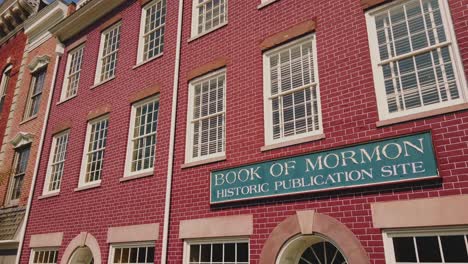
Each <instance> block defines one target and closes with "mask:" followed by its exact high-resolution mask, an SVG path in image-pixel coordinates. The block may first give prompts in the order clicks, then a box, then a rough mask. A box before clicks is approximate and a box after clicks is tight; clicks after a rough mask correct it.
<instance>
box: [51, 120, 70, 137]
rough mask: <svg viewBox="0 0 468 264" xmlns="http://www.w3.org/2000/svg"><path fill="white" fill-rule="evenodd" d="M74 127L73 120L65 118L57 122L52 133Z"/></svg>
mask: <svg viewBox="0 0 468 264" xmlns="http://www.w3.org/2000/svg"><path fill="white" fill-rule="evenodd" d="M71 127H72V121H71V120H65V121H63V122H61V123H59V124H57V125H56V126H55V127H54V128H53V129H52V134H53V135H55V134H58V133H60V132H63V131H65V130H67V129H70V128H71Z"/></svg>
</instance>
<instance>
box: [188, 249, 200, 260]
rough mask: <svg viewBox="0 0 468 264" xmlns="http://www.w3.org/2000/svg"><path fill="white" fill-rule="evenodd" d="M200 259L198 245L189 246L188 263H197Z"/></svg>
mask: <svg viewBox="0 0 468 264" xmlns="http://www.w3.org/2000/svg"><path fill="white" fill-rule="evenodd" d="M199 257H200V245H192V246H190V261H191V262H192V261H194V262H198V261H199Z"/></svg>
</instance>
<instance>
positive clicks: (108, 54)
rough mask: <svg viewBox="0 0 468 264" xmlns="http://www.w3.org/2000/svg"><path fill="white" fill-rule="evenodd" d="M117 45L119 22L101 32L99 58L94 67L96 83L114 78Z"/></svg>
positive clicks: (118, 41)
mask: <svg viewBox="0 0 468 264" xmlns="http://www.w3.org/2000/svg"><path fill="white" fill-rule="evenodd" d="M119 47H120V22H119V23H117V24H115V25H114V26H112V27H110V28H109V29H106V30H105V31H104V32H102V35H101V47H100V48H99V59H98V65H97V68H96V70H97V71H96V79H95V83H96V84H99V83H102V82H105V81H107V80H110V79H112V78H114V76H115V69H116V66H117V55H118V51H119Z"/></svg>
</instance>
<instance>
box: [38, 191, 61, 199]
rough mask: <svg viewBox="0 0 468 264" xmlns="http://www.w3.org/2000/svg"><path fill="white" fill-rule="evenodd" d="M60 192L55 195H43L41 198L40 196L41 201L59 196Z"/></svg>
mask: <svg viewBox="0 0 468 264" xmlns="http://www.w3.org/2000/svg"><path fill="white" fill-rule="evenodd" d="M59 194H60V192H54V193H47V194H43V195H41V196H39V198H38V199H39V200H42V199H47V198H51V197H56V196H59Z"/></svg>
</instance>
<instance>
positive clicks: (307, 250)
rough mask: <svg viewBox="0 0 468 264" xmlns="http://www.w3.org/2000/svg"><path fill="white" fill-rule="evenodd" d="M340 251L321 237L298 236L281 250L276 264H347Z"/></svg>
mask: <svg viewBox="0 0 468 264" xmlns="http://www.w3.org/2000/svg"><path fill="white" fill-rule="evenodd" d="M347 263H348V262H347V261H346V257H345V256H344V254H343V253H342V252H341V250H340V249H339V248H338V247H337V246H336V245H335V244H334V243H333V242H332V241H330V240H329V239H327V238H325V237H324V236H321V235H306V236H305V235H299V236H297V237H294V238H293V239H291V240H290V241H289V242H288V243H286V245H285V246H284V247H283V249H282V250H281V252H280V254H279V256H278V258H277V261H276V264H347Z"/></svg>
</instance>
